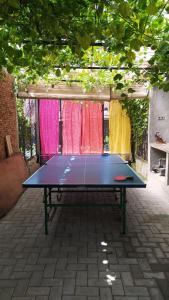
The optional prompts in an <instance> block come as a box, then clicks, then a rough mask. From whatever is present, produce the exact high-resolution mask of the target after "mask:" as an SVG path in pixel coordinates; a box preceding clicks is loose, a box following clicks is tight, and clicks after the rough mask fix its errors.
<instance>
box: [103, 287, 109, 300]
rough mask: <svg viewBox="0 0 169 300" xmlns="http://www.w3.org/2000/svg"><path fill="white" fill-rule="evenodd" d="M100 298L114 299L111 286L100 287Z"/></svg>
mask: <svg viewBox="0 0 169 300" xmlns="http://www.w3.org/2000/svg"><path fill="white" fill-rule="evenodd" d="M100 300H112V293H111V288H110V287H106V288H100Z"/></svg>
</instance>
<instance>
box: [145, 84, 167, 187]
mask: <svg viewBox="0 0 169 300" xmlns="http://www.w3.org/2000/svg"><path fill="white" fill-rule="evenodd" d="M156 132H159V134H160V136H161V137H162V139H163V140H164V141H166V144H164V143H162V144H160V143H158V142H157V141H156V139H155V134H156ZM168 151H169V92H167V93H166V92H164V91H162V90H159V89H157V88H153V89H152V91H151V93H150V113H149V151H148V153H149V155H148V164H149V170H150V171H151V170H153V169H154V168H156V166H157V167H158V165H159V160H160V158H165V159H166V172H165V173H166V175H165V182H166V185H169V154H168Z"/></svg>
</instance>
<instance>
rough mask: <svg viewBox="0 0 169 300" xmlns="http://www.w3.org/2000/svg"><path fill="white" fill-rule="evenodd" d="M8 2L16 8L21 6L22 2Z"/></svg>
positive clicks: (14, 0)
mask: <svg viewBox="0 0 169 300" xmlns="http://www.w3.org/2000/svg"><path fill="white" fill-rule="evenodd" d="M8 4H9V5H10V6H12V7H14V8H19V7H20V3H19V1H18V0H8Z"/></svg>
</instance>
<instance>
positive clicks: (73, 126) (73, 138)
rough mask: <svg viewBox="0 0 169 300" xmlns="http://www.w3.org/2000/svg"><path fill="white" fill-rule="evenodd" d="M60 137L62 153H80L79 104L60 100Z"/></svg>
mask: <svg viewBox="0 0 169 300" xmlns="http://www.w3.org/2000/svg"><path fill="white" fill-rule="evenodd" d="M62 105H63V106H62V120H63V125H62V126H63V127H62V139H63V147H62V153H63V154H80V146H81V121H82V119H81V104H80V103H79V102H74V101H70V100H67V101H62Z"/></svg>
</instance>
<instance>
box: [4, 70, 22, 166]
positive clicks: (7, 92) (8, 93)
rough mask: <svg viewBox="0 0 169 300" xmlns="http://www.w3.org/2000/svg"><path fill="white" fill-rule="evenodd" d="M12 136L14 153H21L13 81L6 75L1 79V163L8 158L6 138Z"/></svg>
mask: <svg viewBox="0 0 169 300" xmlns="http://www.w3.org/2000/svg"><path fill="white" fill-rule="evenodd" d="M6 135H10V136H11V142H12V148H13V151H14V153H16V152H18V151H19V141H18V128H17V116H16V100H15V96H14V93H13V79H12V77H11V76H10V75H9V74H5V73H4V76H3V78H2V79H0V161H1V160H3V159H4V158H6V157H7V153H6V146H5V136H6Z"/></svg>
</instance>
